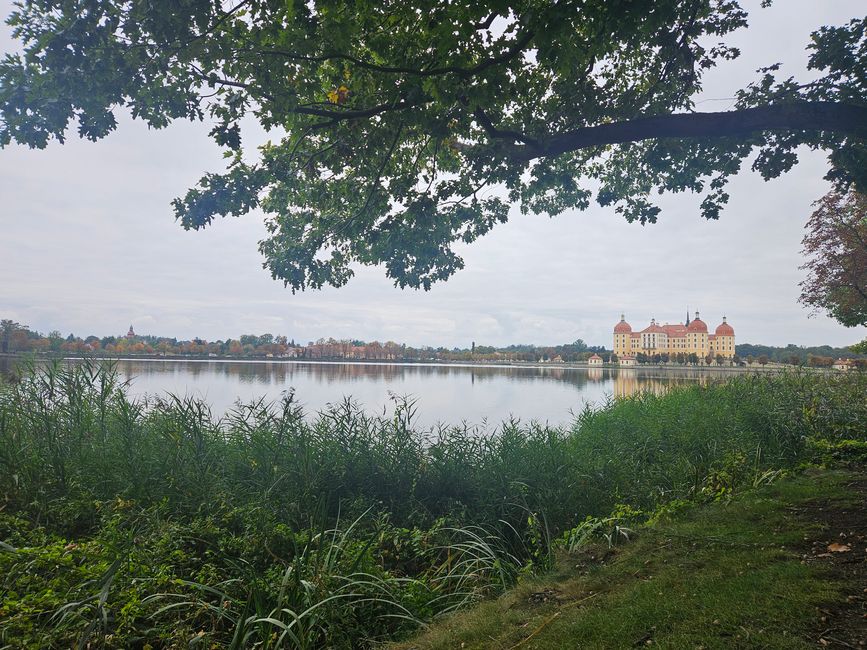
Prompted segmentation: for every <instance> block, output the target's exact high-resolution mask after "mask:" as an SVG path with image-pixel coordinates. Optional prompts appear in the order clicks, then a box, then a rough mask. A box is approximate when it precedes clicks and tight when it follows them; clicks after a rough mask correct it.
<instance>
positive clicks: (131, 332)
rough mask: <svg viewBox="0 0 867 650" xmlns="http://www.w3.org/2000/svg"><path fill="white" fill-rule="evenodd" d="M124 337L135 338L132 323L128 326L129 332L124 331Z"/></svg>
mask: <svg viewBox="0 0 867 650" xmlns="http://www.w3.org/2000/svg"><path fill="white" fill-rule="evenodd" d="M126 338H128V339H134V338H135V331H134V330H133V328H132V325H130V326H129V332H127V333H126Z"/></svg>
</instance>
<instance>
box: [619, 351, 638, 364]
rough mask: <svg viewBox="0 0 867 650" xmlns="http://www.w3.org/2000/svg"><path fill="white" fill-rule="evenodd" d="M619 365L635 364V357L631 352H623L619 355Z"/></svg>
mask: <svg viewBox="0 0 867 650" xmlns="http://www.w3.org/2000/svg"><path fill="white" fill-rule="evenodd" d="M620 365H621V366H634V365H635V357H633V356H632V355H631V354H624V355H623V356H621V357H620Z"/></svg>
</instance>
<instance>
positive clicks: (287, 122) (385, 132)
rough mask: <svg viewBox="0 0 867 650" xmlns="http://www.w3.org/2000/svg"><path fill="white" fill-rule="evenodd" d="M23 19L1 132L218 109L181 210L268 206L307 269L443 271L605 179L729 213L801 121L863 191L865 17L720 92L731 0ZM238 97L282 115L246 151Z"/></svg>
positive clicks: (282, 259)
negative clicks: (717, 71)
mask: <svg viewBox="0 0 867 650" xmlns="http://www.w3.org/2000/svg"><path fill="white" fill-rule="evenodd" d="M763 4H769V1H768V0H765V1H764V2H763ZM9 21H10V24H11V25H12V26H13V28H14V30H15V35H16V37H17V38H18V39H20V41H21V42H22V44H23V48H24V49H23V54H22V55H7V56H6V58H5V59H4V60H3V61H2V63H0V144H8V143H10V142H11V141H16V142H20V143H26V144H28V145H30V146H34V147H44V146H46V144H47V143H48V142H49V141H50V140H51V139H57V140H60V141H62V140H63V139H64V137H65V134H66V132H67V130H68V128H69V126H70V124H72V123H77V127H78V132H79V134H80V135H81V136H82V137H85V138H89V139H92V140H97V139H100V138H102V137H105V136H106V135H107V134H109V133H110V132H111V131H112V130H113V129H114V128H115V127H116V117H115V115H116V113H117V111H118V110H121V109H123V110H129V111H131V112H132V114H133V115H134V116H135V117H137V118H140V119H142V120H145V121H146V122H147V123H148V124H149V125H150V126H153V127H163V126H166V125H167V124H168V123H170V122H171V121H172V120H176V119H192V120H202V119H207V120H211V121H212V122H213V123H214V125H215V126H214V128H213V130H212V131H211V136H212V137H213V138H214V140H215V141H216V142H217V143H219V144H220V145H221V146H223V147H225V148H226V152H227V159H228V161H229V165H228V168H227V170H226V171H225V172H224V173H220V174H216V173H209V174H207V175H205V176H204V177H203V178H202V179H201V180H200V181H199V183H198V185H197V187H195V188H194V189H191V190H190V191H189V192H188V193H187V194H186V196H184V197H183V198H180V199H177V200H176V201H175V202H174V207H175V211H176V215H177V218H178V219H179V220H180V222H181V224H182V225H183V226H184V227H185V228H196V229H197V228H202V227H204V226H207V225H208V224H210V223H211V222H212V221H213V220H214V218H215V217H217V216H225V215H241V214H244V213H246V212H248V211H250V210H252V209H254V208H261V209H262V210H264V212H265V213H266V215H267V226H268V230H269V236H268V238H267V239H266V240H264V241H263V242H261V245H260V248H261V251H262V253H263V254H264V256H265V260H266V262H265V265H266V267H267V268H268V269H269V270H270V271H271V273H272V275H273V276H274V277H275V278H277V279H280V280H282V281H284V282H285V283H286V284H287V285H289V286H291V287H292V289H293V290H295V289H304V288H307V287H316V288H318V287H321V286H323V285H325V284H331V285H335V286H340V285H342V284H344V283H345V282H346V281H347V280H348V279H349V278H350V277H351V276H352V269H351V266H352V265H353V264H356V263H361V264H383V265H384V266H385V269H386V273H387V274H388V276H390V277H391V278H393V279H394V281H395V283H396V284H398V285H400V286H410V287H423V288H429V287H430V286H431V284H432V283H433V282H436V281H438V280H443V279H446V278H448V277H449V276H451V275H452V274H453V273H454V272H455V271H456V270H458V269H459V268H461V267H462V265H463V261H462V259H461V258H460V256H459V255H458V254H457V253H456V252H455V250H454V245H455V244H456V243H458V242H467V243H469V242H472V241H474V240H475V239H477V238H478V237H480V236H482V235H484V234H485V233H487V232H488V231H490V230H491V228H493V227H494V226H495V225H496V224H498V223H502V222H505V221H506V220H507V215H508V208H509V205H510V204H514V205H517V206H519V207H520V209H521V210H522V211H523V212H533V213H540V214H547V215H556V214H559V213H561V212H563V211H564V210H566V209H570V208H579V209H583V208H586V207H587V206H588V205H589V203H590V201H591V200H594V199H595V201H596V202H598V203H599V204H600V205H603V206H607V205H613V206H615V208H616V210H617V211H618V212H619V213H621V214H623V215H624V216H625V217H626V218H627V219H629V220H630V221H633V220H637V221H640V222H641V223H647V222H654V221H656V219H657V215H658V214H659V208H658V207H657V206H655V205H654V204H653V202H652V200H651V198H652V196H653V195H654V194H656V193H658V192H680V191H692V192H697V193H700V194H701V195H702V196H703V200H702V203H701V211H702V213H703V216H705V217H707V218H713V219H715V218H717V217H718V216H719V213H720V210H721V208H722V206H723V205H724V204H725V203H726V202H727V200H728V195H727V194H726V191H725V186H726V181H727V179H728V178H729V177H730V176H731V175H732V174H734V173H736V172H737V171H738V170H739V168H740V167H741V164H742V163H743V161H744V159H745V158H746V157H747V156H749V155H750V154H751V153H753V152H755V151H758V156H757V158H755V161H754V163H753V168H754V169H755V170H756V171H758V172H759V173H760V174H761V175H762V176H763V177H765V178H771V177H775V176H777V175H779V174H781V173H783V172H785V171H787V170H788V169H790V168H791V167H792V166H793V165H795V164H796V162H797V157H796V153H795V149H796V148H797V147H798V146H799V145H807V146H809V147H811V148H820V149H824V150H827V151H828V152H830V172H829V178H831V179H832V180H833V181H835V182H836V183H837V184H838V185H839V187H840V188H842V189H845V188H848V187H849V186H852V185H853V184H854V185H856V186H858V187H859V188H860V189H861V190H862V191H867V171H865V170H867V154H865V147H864V142H865V137H867V56H865V52H867V37H865V24H867V19H865V18H858V19H855V20H852V21H851V22H850V23H848V24H846V25H842V26H837V27H830V26H829V27H822V28H820V29H819V30H818V31H816V32H815V33H814V34H813V35H812V40H811V42H810V43H809V45H808V47H809V49H810V68H811V69H813V70H815V71H818V78H817V79H816V80H814V81H811V82H810V83H799V82H798V81H797V80H795V79H793V78H778V75H779V72H778V66H776V65H771V66H770V67H768V68H766V69H763V70H761V71H760V74H759V78H758V79H757V80H756V82H755V83H753V84H751V85H750V86H748V87H746V88H744V89H742V90H741V91H739V92H738V93H737V98H736V103H735V107H734V109H733V110H731V111H729V112H725V113H697V112H695V110H694V109H695V97H696V95H697V94H698V93H699V91H700V90H701V87H702V77H703V75H704V74H705V73H706V72H707V71H708V70H710V69H711V68H713V67H714V66H716V65H719V64H724V63H725V62H727V61H730V60H732V59H734V58H735V57H737V56H738V54H739V52H738V51H737V49H736V48H734V47H732V46H731V45H728V44H726V40H725V39H726V37H728V36H729V35H730V34H731V33H732V32H733V31H735V30H737V29H739V28H744V27H746V25H747V14H746V12H745V11H744V10H743V9H742V8H741V7H740V6H739V4H738V2H737V1H736V0H558V1H557V2H548V1H547V0H544V1H543V0H513V1H511V2H504V1H503V0H480V1H478V2H471V3H462V2H447V1H446V0H400V1H399V2H398V1H393V0H354V1H353V2H344V1H342V0H311V1H310V2H300V1H298V0H232V3H231V4H227V3H226V2H223V1H222V0H149V2H139V1H138V0H64V1H63V2H59V1H58V0H22V1H21V3H20V4H19V5H18V8H17V10H16V11H15V12H14V13H13V14H12V16H11V17H10V19H9ZM771 63H773V62H771ZM244 118H246V119H251V118H252V119H255V120H257V121H258V122H259V123H260V124H261V125H262V126H264V127H265V128H266V129H274V130H275V133H276V137H275V139H274V141H272V142H270V143H269V144H267V145H265V146H263V147H262V148H261V151H260V155H259V157H258V159H257V160H255V161H254V162H250V157H249V156H247V157H242V156H241V152H242V146H243V143H242V134H241V124H242V120H243V119H244ZM493 188H497V190H496V191H492V189H493ZM590 188H594V189H593V191H591V189H590ZM594 194H595V196H594Z"/></svg>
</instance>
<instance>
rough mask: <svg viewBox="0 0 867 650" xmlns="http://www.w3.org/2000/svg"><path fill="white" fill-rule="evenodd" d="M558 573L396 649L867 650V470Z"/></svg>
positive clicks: (661, 525) (766, 492) (687, 517)
mask: <svg viewBox="0 0 867 650" xmlns="http://www.w3.org/2000/svg"><path fill="white" fill-rule="evenodd" d="M558 566H559V570H558V572H557V573H555V574H554V575H551V576H548V577H547V578H545V579H544V580H536V581H531V582H527V583H525V584H522V585H521V586H519V587H518V588H516V589H514V590H512V591H511V592H509V593H507V594H506V595H504V596H503V597H501V598H499V599H498V600H496V601H491V602H486V603H482V604H480V605H479V606H477V607H476V608H474V609H472V610H470V611H467V612H464V613H462V614H459V615H456V616H453V617H451V618H448V619H445V620H444V621H442V622H440V623H438V624H437V625H435V626H433V627H432V628H431V629H429V630H428V631H427V632H426V633H424V634H422V635H420V636H419V637H417V638H415V639H413V640H411V641H410V642H408V643H404V644H402V645H397V646H394V647H395V648H401V649H404V650H409V649H417V650H427V649H434V648H464V649H468V648H498V649H510V648H521V649H522V650H523V649H526V650H529V649H531V648H533V649H542V648H551V649H555V648H556V649H560V648H631V647H642V646H652V647H660V648H672V649H675V648H676V649H682V648H704V649H710V648H780V649H783V648H785V649H786V650H790V649H795V648H816V647H832V648H862V647H865V643H867V618H865V617H867V471H865V470H860V471H855V470H834V471H831V470H821V471H820V470H811V471H808V472H806V473H804V474H801V475H798V476H796V477H794V478H788V479H784V480H781V481H778V482H777V483H775V484H772V485H769V486H764V487H762V488H759V489H756V490H751V491H748V492H744V493H742V494H740V495H738V496H736V497H734V498H733V499H732V500H731V501H729V502H728V503H723V502H719V503H714V504H711V505H708V506H703V507H695V508H691V509H688V510H685V511H681V512H680V513H677V514H675V515H673V516H670V517H669V518H668V519H666V520H663V521H660V522H658V523H656V524H655V525H654V526H651V527H648V528H644V529H642V530H641V531H638V534H637V535H636V536H634V538H633V540H632V541H631V542H628V543H626V544H623V545H621V546H619V547H615V548H614V549H610V550H609V549H608V547H607V545H602V546H597V547H593V548H589V549H587V550H585V551H583V552H582V553H580V554H576V555H570V556H564V557H562V558H560V561H559V563H558Z"/></svg>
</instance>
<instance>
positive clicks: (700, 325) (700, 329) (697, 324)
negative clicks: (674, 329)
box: [686, 312, 707, 334]
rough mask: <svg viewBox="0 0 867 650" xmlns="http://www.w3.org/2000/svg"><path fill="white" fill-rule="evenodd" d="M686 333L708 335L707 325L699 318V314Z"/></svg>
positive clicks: (688, 326) (696, 314) (696, 313)
mask: <svg viewBox="0 0 867 650" xmlns="http://www.w3.org/2000/svg"><path fill="white" fill-rule="evenodd" d="M686 331H687V332H696V333H704V334H707V323H705V322H704V321H703V320H702V319H701V318H699V317H698V312H695V318H694V319H693V320H692V321H690V323H689V325H687V326H686Z"/></svg>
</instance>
